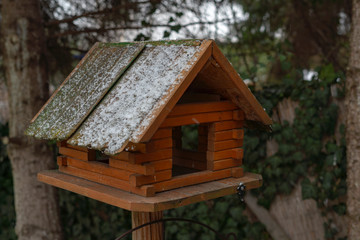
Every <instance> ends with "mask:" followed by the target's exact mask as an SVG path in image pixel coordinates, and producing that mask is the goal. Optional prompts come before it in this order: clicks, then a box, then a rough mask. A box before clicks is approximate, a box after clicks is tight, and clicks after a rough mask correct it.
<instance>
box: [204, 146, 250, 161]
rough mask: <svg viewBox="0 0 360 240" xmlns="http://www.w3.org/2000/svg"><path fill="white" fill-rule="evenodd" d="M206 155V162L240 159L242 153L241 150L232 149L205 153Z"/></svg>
mask: <svg viewBox="0 0 360 240" xmlns="http://www.w3.org/2000/svg"><path fill="white" fill-rule="evenodd" d="M206 155H207V160H208V161H212V160H221V159H226V158H234V159H242V158H243V155H244V151H243V149H241V148H233V149H227V150H223V151H218V152H211V151H207V152H206Z"/></svg>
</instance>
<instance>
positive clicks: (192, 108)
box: [168, 101, 238, 117]
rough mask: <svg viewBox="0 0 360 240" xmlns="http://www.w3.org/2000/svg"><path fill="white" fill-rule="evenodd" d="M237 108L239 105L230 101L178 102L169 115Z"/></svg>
mask: <svg viewBox="0 0 360 240" xmlns="http://www.w3.org/2000/svg"><path fill="white" fill-rule="evenodd" d="M235 109H238V107H237V106H236V105H235V104H234V103H232V102H230V101H221V102H204V103H187V104H178V105H175V107H174V108H173V110H171V112H170V113H169V115H168V117H175V116H183V115H191V114H198V113H208V112H224V111H230V110H235Z"/></svg>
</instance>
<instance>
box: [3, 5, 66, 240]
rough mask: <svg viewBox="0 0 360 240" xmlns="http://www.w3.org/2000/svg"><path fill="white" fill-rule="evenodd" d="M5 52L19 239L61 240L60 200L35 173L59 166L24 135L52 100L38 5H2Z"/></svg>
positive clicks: (42, 147)
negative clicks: (49, 93)
mask: <svg viewBox="0 0 360 240" xmlns="http://www.w3.org/2000/svg"><path fill="white" fill-rule="evenodd" d="M1 16H2V23H1V30H2V52H3V55H4V56H3V57H4V69H5V77H6V82H7V86H8V92H9V109H10V120H9V128H10V129H9V130H10V132H9V139H10V142H9V145H8V155H9V158H10V160H11V164H12V171H13V178H14V194H15V210H16V228H15V231H16V233H17V235H18V239H19V240H23V239H27V240H29V239H62V231H61V227H60V218H59V211H58V201H57V197H56V196H57V195H56V191H55V189H54V188H52V187H50V186H48V185H45V184H43V183H40V182H38V181H37V179H36V174H37V173H38V172H39V171H41V170H43V169H49V168H53V167H54V165H55V164H54V163H55V162H54V160H53V157H52V152H51V150H50V148H49V146H48V145H47V144H46V143H45V142H40V141H36V140H32V139H30V138H28V137H26V136H24V130H25V129H26V127H27V126H28V124H29V122H30V120H31V118H32V117H33V116H34V115H35V114H36V113H37V111H39V109H40V108H41V106H42V105H43V104H44V102H45V101H46V100H47V98H48V82H47V77H48V72H47V63H46V39H45V31H44V27H43V22H42V16H41V10H40V3H39V1H38V0H3V1H2V12H1Z"/></svg>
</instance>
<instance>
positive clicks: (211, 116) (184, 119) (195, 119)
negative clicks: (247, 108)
mask: <svg viewBox="0 0 360 240" xmlns="http://www.w3.org/2000/svg"><path fill="white" fill-rule="evenodd" d="M231 119H233V112H232V111H225V112H208V113H199V114H191V115H182V116H174V117H168V118H166V119H165V120H164V122H163V123H162V124H161V126H160V128H163V127H176V126H183V125H190V124H200V123H209V122H218V121H226V120H231Z"/></svg>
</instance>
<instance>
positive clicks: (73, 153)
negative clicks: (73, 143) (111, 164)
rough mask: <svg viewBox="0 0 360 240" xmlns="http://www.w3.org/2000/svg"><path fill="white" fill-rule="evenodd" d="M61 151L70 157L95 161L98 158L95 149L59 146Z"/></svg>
mask: <svg viewBox="0 0 360 240" xmlns="http://www.w3.org/2000/svg"><path fill="white" fill-rule="evenodd" d="M59 153H60V154H62V155H65V156H68V157H72V158H76V159H80V160H84V161H94V160H96V153H95V151H88V152H84V151H79V150H76V149H72V148H68V147H59Z"/></svg>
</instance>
